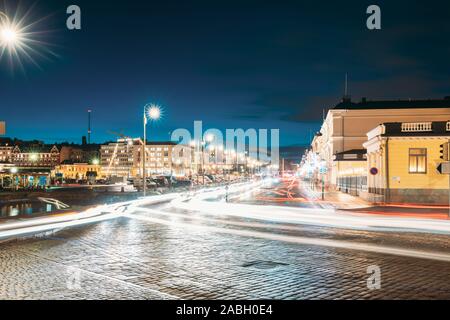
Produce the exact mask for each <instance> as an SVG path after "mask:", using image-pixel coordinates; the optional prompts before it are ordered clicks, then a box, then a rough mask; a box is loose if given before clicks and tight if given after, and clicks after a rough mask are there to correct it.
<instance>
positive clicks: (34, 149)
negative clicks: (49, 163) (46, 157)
mask: <svg viewBox="0 0 450 320" xmlns="http://www.w3.org/2000/svg"><path fill="white" fill-rule="evenodd" d="M54 147H55V148H56V146H54V145H28V146H18V148H19V150H20V152H22V153H50V152H51V151H52V149H53V148H54ZM56 150H57V151H58V152H59V150H58V148H56Z"/></svg>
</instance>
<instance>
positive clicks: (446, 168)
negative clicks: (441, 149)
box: [436, 162, 450, 174]
mask: <svg viewBox="0 0 450 320" xmlns="http://www.w3.org/2000/svg"><path fill="white" fill-rule="evenodd" d="M436 169H437V171H438V172H439V173H440V174H450V162H442V163H440V164H439V165H438V166H437V168H436Z"/></svg>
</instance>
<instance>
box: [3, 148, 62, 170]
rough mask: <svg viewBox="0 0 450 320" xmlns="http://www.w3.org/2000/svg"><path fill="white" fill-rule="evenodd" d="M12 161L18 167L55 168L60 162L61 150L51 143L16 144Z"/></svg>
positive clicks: (12, 153)
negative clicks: (21, 145)
mask: <svg viewBox="0 0 450 320" xmlns="http://www.w3.org/2000/svg"><path fill="white" fill-rule="evenodd" d="M11 162H12V163H14V164H15V165H16V166H18V167H33V168H54V167H55V166H56V165H58V164H59V150H58V148H57V147H56V146H51V145H30V146H24V147H19V146H17V145H16V146H15V147H14V148H13V150H12V152H11Z"/></svg>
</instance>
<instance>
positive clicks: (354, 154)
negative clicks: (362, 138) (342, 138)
mask: <svg viewBox="0 0 450 320" xmlns="http://www.w3.org/2000/svg"><path fill="white" fill-rule="evenodd" d="M366 154H367V150H366V149H352V150H346V151H343V152H338V153H336V154H335V155H334V161H366Z"/></svg>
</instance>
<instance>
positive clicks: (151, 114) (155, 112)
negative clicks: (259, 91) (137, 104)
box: [145, 103, 162, 121]
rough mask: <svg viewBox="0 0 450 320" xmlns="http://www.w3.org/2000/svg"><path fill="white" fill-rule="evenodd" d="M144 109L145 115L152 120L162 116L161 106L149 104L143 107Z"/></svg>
mask: <svg viewBox="0 0 450 320" xmlns="http://www.w3.org/2000/svg"><path fill="white" fill-rule="evenodd" d="M145 109H146V116H147V117H148V118H149V119H150V120H153V121H156V120H158V119H160V118H161V116H162V110H161V107H160V106H158V105H156V104H153V103H152V104H149V105H147V106H146V107H145Z"/></svg>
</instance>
